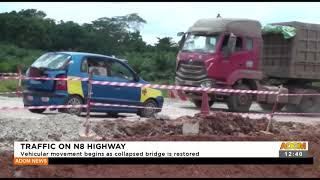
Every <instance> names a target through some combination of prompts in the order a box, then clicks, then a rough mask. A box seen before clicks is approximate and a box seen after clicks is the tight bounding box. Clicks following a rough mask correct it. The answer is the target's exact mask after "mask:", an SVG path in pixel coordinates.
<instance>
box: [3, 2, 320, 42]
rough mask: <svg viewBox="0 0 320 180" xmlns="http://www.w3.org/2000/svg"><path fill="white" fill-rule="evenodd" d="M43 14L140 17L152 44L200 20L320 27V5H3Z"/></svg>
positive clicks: (81, 19) (82, 18)
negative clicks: (130, 15)
mask: <svg viewBox="0 0 320 180" xmlns="http://www.w3.org/2000/svg"><path fill="white" fill-rule="evenodd" d="M31 8H32V9H37V10H42V11H44V12H45V13H46V14H47V17H48V18H52V19H55V20H56V21H60V20H63V21H74V22H77V23H79V24H82V23H90V22H91V21H94V20H96V19H98V18H101V17H113V16H124V15H127V14H130V13H138V15H139V16H140V17H142V18H143V19H145V20H146V21H147V24H145V25H144V26H142V27H141V29H140V31H141V34H142V37H143V40H144V41H145V42H147V43H148V44H154V43H155V42H157V38H158V37H159V38H163V37H172V38H173V40H174V41H175V42H177V41H178V40H179V39H180V38H179V37H177V33H178V32H181V31H186V30H187V29H188V28H189V27H190V26H191V25H192V24H193V23H194V22H195V21H196V20H198V19H201V18H215V17H216V16H217V14H218V13H220V15H221V16H222V17H226V18H247V19H254V20H258V21H260V23H261V24H262V25H265V24H267V23H274V22H285V21H301V22H309V23H319V24H320V13H319V11H320V2H0V13H3V12H10V11H13V10H15V11H20V10H22V9H31Z"/></svg>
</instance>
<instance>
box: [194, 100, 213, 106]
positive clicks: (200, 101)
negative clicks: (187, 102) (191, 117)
mask: <svg viewBox="0 0 320 180" xmlns="http://www.w3.org/2000/svg"><path fill="white" fill-rule="evenodd" d="M192 102H193V104H194V105H195V106H196V107H197V108H201V104H202V100H198V99H192ZM208 103H209V107H211V106H212V105H213V103H214V101H209V102H208Z"/></svg>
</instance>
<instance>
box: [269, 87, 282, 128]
mask: <svg viewBox="0 0 320 180" xmlns="http://www.w3.org/2000/svg"><path fill="white" fill-rule="evenodd" d="M281 89H282V86H280V87H279V90H278V94H277V99H276V101H275V102H274V105H273V107H272V111H271V113H270V119H269V122H268V126H267V129H266V131H267V132H269V131H270V129H271V125H272V119H273V115H274V112H275V111H276V109H277V105H278V103H279V97H280V93H281Z"/></svg>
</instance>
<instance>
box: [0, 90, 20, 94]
mask: <svg viewBox="0 0 320 180" xmlns="http://www.w3.org/2000/svg"><path fill="white" fill-rule="evenodd" d="M9 94H22V91H15V92H0V95H9Z"/></svg>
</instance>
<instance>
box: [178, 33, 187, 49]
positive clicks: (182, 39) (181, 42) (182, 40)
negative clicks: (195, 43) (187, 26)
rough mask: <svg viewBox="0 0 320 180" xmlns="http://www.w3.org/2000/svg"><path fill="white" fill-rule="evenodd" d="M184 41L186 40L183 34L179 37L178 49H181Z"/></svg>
mask: <svg viewBox="0 0 320 180" xmlns="http://www.w3.org/2000/svg"><path fill="white" fill-rule="evenodd" d="M185 41H186V35H185V34H183V35H182V38H181V39H180V41H179V43H178V44H179V49H181V48H182V47H183V45H184V42H185Z"/></svg>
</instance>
